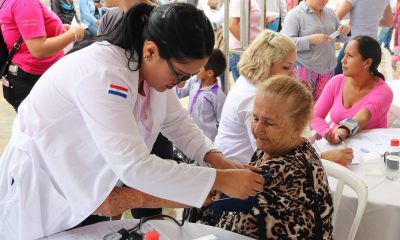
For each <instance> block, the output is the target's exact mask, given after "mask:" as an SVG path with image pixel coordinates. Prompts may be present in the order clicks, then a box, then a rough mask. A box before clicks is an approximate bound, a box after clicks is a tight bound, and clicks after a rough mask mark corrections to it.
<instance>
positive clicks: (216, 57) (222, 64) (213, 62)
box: [204, 49, 226, 77]
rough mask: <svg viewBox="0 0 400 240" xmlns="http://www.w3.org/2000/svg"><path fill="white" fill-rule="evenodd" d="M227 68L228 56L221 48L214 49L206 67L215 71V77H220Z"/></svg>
mask: <svg viewBox="0 0 400 240" xmlns="http://www.w3.org/2000/svg"><path fill="white" fill-rule="evenodd" d="M225 68H226V58H225V55H224V53H223V52H222V51H221V50H219V49H214V50H213V51H212V53H211V56H210V58H209V59H208V62H207V63H206V65H205V66H204V69H205V70H212V71H213V72H214V77H218V76H219V75H221V74H222V73H223V72H224V71H225Z"/></svg>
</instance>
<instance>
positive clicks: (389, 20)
mask: <svg viewBox="0 0 400 240" xmlns="http://www.w3.org/2000/svg"><path fill="white" fill-rule="evenodd" d="M379 26H380V27H392V26H393V13H392V9H391V8H390V5H388V6H387V7H386V8H385V11H384V12H383V16H382V18H381V20H380V21H379Z"/></svg>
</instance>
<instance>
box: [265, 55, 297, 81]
mask: <svg viewBox="0 0 400 240" xmlns="http://www.w3.org/2000/svg"><path fill="white" fill-rule="evenodd" d="M296 58H297V53H296V52H295V51H294V52H292V53H291V54H289V55H287V56H286V58H285V59H283V60H282V61H281V62H278V63H275V64H272V66H271V70H270V76H274V75H287V76H290V77H293V76H294V71H293V67H294V63H295V62H296Z"/></svg>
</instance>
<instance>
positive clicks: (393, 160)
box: [384, 139, 400, 180]
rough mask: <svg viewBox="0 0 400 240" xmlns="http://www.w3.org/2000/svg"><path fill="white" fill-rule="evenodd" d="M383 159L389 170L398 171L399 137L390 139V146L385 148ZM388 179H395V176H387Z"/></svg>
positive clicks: (399, 159) (399, 158)
mask: <svg viewBox="0 0 400 240" xmlns="http://www.w3.org/2000/svg"><path fill="white" fill-rule="evenodd" d="M384 161H385V164H386V167H387V169H388V170H389V171H398V170H399V163H400V147H399V139H392V140H391V141H390V147H389V148H388V150H386V152H385V155H384ZM387 178H388V179H390V180H397V179H398V177H397V176H388V177H387Z"/></svg>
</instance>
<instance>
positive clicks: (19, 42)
mask: <svg viewBox="0 0 400 240" xmlns="http://www.w3.org/2000/svg"><path fill="white" fill-rule="evenodd" d="M22 41H23V39H22V36H20V37H19V38H18V41H17V42H16V43H14V46H13V48H12V49H11V52H10V54H8V57H7V65H8V64H10V63H11V59H12V57H13V56H14V54H15V53H16V52H17V51H18V49H19V48H20V47H21V43H22Z"/></svg>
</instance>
